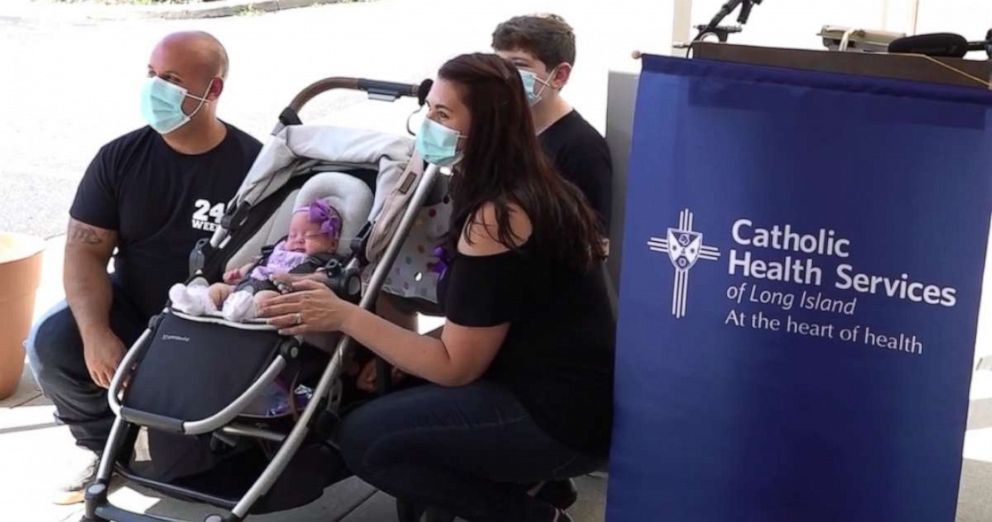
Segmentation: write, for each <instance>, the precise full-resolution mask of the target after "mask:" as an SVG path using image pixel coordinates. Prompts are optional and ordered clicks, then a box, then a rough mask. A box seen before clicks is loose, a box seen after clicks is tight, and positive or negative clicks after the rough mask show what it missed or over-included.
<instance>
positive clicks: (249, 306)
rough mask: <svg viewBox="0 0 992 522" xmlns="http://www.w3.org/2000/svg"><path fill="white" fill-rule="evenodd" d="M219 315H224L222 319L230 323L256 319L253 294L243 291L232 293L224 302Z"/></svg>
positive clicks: (256, 313) (256, 312)
mask: <svg viewBox="0 0 992 522" xmlns="http://www.w3.org/2000/svg"><path fill="white" fill-rule="evenodd" d="M221 313H222V314H224V319H227V320H228V321H231V322H241V321H248V320H251V319H254V318H256V317H258V311H257V310H255V294H254V293H252V292H248V291H245V290H241V291H239V292H234V293H232V294H231V295H229V296H227V300H225V301H224V308H223V309H222V310H221Z"/></svg>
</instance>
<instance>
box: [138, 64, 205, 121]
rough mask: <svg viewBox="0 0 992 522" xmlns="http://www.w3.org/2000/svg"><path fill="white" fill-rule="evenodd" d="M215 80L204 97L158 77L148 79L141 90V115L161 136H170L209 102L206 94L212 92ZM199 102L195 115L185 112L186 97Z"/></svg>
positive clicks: (194, 111)
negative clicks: (211, 88) (184, 101)
mask: <svg viewBox="0 0 992 522" xmlns="http://www.w3.org/2000/svg"><path fill="white" fill-rule="evenodd" d="M211 85H213V80H210V83H209V84H207V90H206V92H204V93H203V94H204V96H203V97H200V96H195V95H192V94H190V93H189V91H187V90H186V89H184V88H182V87H180V86H178V85H176V84H174V83H169V82H167V81H165V80H163V79H161V78H159V77H158V76H152V77H150V78H148V80H147V81H146V82H145V85H144V86H143V87H142V88H141V115H142V116H144V117H145V121H147V122H148V125H149V126H150V127H151V128H153V129H155V131H156V132H158V133H159V134H168V133H170V132H173V131H175V130H176V129H178V128H180V127H182V126H183V125H186V124H187V123H189V121H190V120H191V119H192V118H193V116H196V113H198V112H200V109H201V108H203V105H204V104H205V103H206V102H207V98H206V94H207V93H208V92H210V86H211ZM187 96H188V97H190V98H193V99H194V100H197V101H199V102H200V103H199V105H197V106H196V109H194V110H193V114H189V115H187V114H186V113H185V112H183V100H185V99H186V97H187Z"/></svg>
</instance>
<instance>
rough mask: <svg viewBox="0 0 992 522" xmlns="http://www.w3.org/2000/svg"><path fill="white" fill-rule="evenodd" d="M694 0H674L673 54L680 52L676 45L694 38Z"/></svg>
mask: <svg viewBox="0 0 992 522" xmlns="http://www.w3.org/2000/svg"><path fill="white" fill-rule="evenodd" d="M692 35H693V32H692V0H674V1H673V2H672V48H671V54H678V53H679V52H680V49H676V48H675V45H677V44H683V43H689V40H690V39H692Z"/></svg>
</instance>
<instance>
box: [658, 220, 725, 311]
mask: <svg viewBox="0 0 992 522" xmlns="http://www.w3.org/2000/svg"><path fill="white" fill-rule="evenodd" d="M648 248H650V249H651V250H653V251H655V252H664V253H667V254H668V259H669V260H670V261H671V262H672V266H674V267H675V285H674V288H673V289H672V315H674V316H675V317H676V318H677V319H681V318H682V317H685V308H686V298H687V295H688V288H689V269H690V268H692V267H693V266H695V265H696V262H697V261H699V260H700V259H704V260H706V261H716V260H717V259H720V251H719V250H718V249H716V248H715V247H711V246H707V245H704V244H703V234H702V233H701V232H698V231H695V230H693V229H692V212H690V211H689V209H685V210H683V211H682V212H680V213H679V226H678V228H669V229H668V235H667V236H666V237H664V238H661V237H652V238H650V239H649V240H648Z"/></svg>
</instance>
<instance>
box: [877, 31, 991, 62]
mask: <svg viewBox="0 0 992 522" xmlns="http://www.w3.org/2000/svg"><path fill="white" fill-rule="evenodd" d="M969 51H985V52H986V53H988V54H989V57H992V30H989V32H988V33H986V35H985V40H983V41H980V42H969V41H968V40H965V38H964V37H963V36H961V35H959V34H954V33H932V34H919V35H915V36H905V37H902V38H898V39H896V40H893V41H892V42H891V43H890V44H889V52H890V53H912V54H925V55H927V56H935V57H944V58H964V55H966V54H968V52H969Z"/></svg>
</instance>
